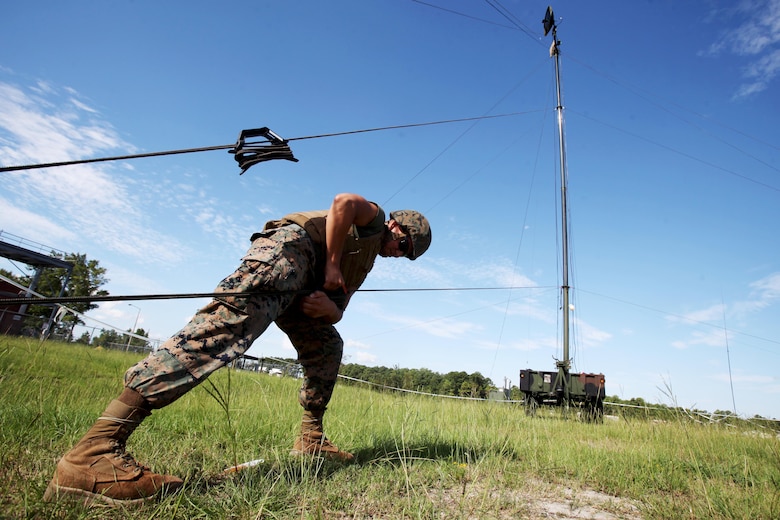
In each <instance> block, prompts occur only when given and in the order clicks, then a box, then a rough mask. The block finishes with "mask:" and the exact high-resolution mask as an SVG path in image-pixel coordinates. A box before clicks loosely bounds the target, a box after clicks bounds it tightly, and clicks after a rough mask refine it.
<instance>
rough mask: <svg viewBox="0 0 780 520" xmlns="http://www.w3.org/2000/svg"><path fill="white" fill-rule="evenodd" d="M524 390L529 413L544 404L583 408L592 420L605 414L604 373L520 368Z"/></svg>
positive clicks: (526, 408)
mask: <svg viewBox="0 0 780 520" xmlns="http://www.w3.org/2000/svg"><path fill="white" fill-rule="evenodd" d="M520 391H521V392H523V397H524V402H525V410H526V413H528V414H529V415H534V414H535V413H536V410H537V408H539V407H540V406H542V405H554V406H561V407H564V408H568V407H577V408H580V409H581V412H582V413H581V416H582V418H584V419H586V420H589V421H600V420H602V419H603V417H604V397H605V395H606V394H605V390H604V374H588V373H584V372H583V373H579V374H577V373H575V374H572V373H569V372H568V371H567V370H564V369H563V367H560V368H559V370H558V371H557V372H543V371H539V370H530V369H525V370H521V371H520Z"/></svg>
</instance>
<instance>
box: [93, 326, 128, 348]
mask: <svg viewBox="0 0 780 520" xmlns="http://www.w3.org/2000/svg"><path fill="white" fill-rule="evenodd" d="M123 338H124V335H123V334H121V333H119V332H117V331H115V330H113V329H108V330H106V329H101V330H100V335H99V336H97V337H96V338H94V339H93V340H92V344H93V345H96V346H98V347H109V346H111V345H112V344H121V343H122V339H123Z"/></svg>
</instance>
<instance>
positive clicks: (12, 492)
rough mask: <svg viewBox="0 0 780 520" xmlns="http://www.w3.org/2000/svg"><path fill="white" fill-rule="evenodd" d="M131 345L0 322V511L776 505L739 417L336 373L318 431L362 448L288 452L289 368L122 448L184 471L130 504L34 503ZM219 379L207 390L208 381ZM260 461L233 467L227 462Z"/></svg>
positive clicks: (53, 514)
mask: <svg viewBox="0 0 780 520" xmlns="http://www.w3.org/2000/svg"><path fill="white" fill-rule="evenodd" d="M138 359H139V356H138V355H134V354H127V353H124V352H115V351H107V350H100V349H94V348H91V347H85V346H77V345H72V344H70V345H68V344H61V343H51V342H47V343H43V344H39V343H38V342H35V341H30V340H25V339H19V338H7V337H2V336H0V517H2V518H63V519H70V518H90V519H98V518H100V519H103V518H117V519H118V518H122V519H125V518H129V519H142V518H143V519H158V518H170V519H173V518H181V519H196V518H204V519H206V518H208V519H212V518H229V519H260V518H271V519H288V518H289V519H293V518H296V519H309V518H312V519H334V518H335V519H347V518H361V519H365V518H388V519H393V518H399V519H400V518H421V519H450V518H464V519H465V518H468V519H491V518H501V519H504V518H506V519H510V518H595V519H602V520H604V519H610V518H631V519H634V518H663V519H675V518H686V519H692V518H693V519H704V518H744V519H776V518H780V440H778V438H777V436H776V435H775V434H774V432H771V431H767V430H763V429H759V428H757V427H756V426H755V425H754V424H751V423H748V422H745V423H744V425H743V426H724V425H717V424H698V423H694V422H691V421H689V420H688V419H687V418H685V417H680V418H678V419H675V420H671V421H663V422H653V421H647V420H630V421H629V420H625V419H617V420H605V421H604V423H603V424H589V423H585V422H580V421H578V420H576V419H574V418H563V417H561V416H560V415H559V413H558V412H557V411H553V412H550V413H542V414H541V415H540V416H537V417H534V418H529V417H526V415H525V413H524V412H523V409H522V407H521V406H518V405H513V404H501V403H494V402H474V401H457V400H452V399H438V398H432V397H428V396H418V395H409V394H395V393H389V392H377V391H373V390H370V389H366V388H360V387H355V386H348V385H344V384H341V385H337V387H336V392H335V395H334V398H333V401H332V403H331V408H330V410H329V412H328V414H327V415H326V423H325V427H326V432H327V434H328V436H329V437H330V438H331V439H332V440H333V441H334V442H335V443H336V444H338V445H339V446H340V447H342V448H344V449H347V450H350V451H352V452H353V453H355V455H356V458H357V463H355V464H350V465H340V464H336V463H331V462H325V461H322V460H320V459H316V458H304V459H300V458H295V457H291V456H290V455H289V450H290V448H291V447H292V442H293V440H294V437H295V434H296V431H297V428H298V424H299V420H300V413H301V410H300V407H299V405H298V403H297V388H298V385H299V381H297V380H295V379H291V378H278V377H272V376H268V375H264V374H258V373H249V372H241V371H232V370H231V371H228V370H222V371H220V372H218V373H217V374H215V375H214V376H212V378H211V379H210V381H209V382H206V383H204V384H203V385H201V387H199V388H196V389H195V390H194V391H192V392H190V393H189V394H187V395H186V396H184V397H183V398H182V399H180V400H179V401H177V402H176V403H174V404H172V405H171V406H169V407H167V408H165V409H163V410H159V411H156V412H155V413H154V414H153V415H152V416H151V417H150V418H149V419H147V420H146V421H145V422H144V423H143V424H142V425H141V427H140V428H139V429H138V430H137V431H136V433H135V434H134V435H133V436H132V437H131V439H130V442H129V444H128V450H129V451H130V452H131V453H133V454H134V455H135V456H136V458H137V459H138V460H139V461H141V462H144V463H146V464H148V465H150V466H151V467H152V468H153V469H154V470H156V471H158V472H167V473H173V474H176V475H179V476H181V477H183V478H185V479H186V484H185V487H184V488H183V489H182V490H181V491H180V492H179V493H176V494H175V495H173V496H170V497H167V498H164V499H162V500H160V501H156V502H152V503H149V504H145V505H143V506H135V507H122V508H113V509H110V508H105V507H97V508H91V509H88V508H85V507H83V506H81V505H79V504H76V503H72V502H67V501H64V502H63V501H60V502H57V503H45V502H43V492H44V490H45V488H46V485H47V483H48V481H49V479H50V478H51V476H52V473H53V471H54V466H55V464H56V462H57V460H58V458H59V457H60V456H62V454H63V453H64V452H65V451H66V450H68V449H69V448H70V447H71V446H72V445H73V444H74V443H75V442H76V441H77V440H78V439H79V438H80V437H81V435H83V434H84V432H85V431H86V430H87V429H88V428H89V426H90V425H91V424H92V423H93V422H94V420H95V419H96V418H97V417H98V416H99V414H100V413H101V412H102V411H103V409H104V408H105V406H106V405H107V404H108V402H109V401H110V400H111V399H113V398H115V397H116V396H117V395H118V394H119V392H120V391H121V388H122V376H123V374H124V371H125V369H126V368H127V367H129V366H130V365H131V364H132V363H134V362H135V361H137V360H138ZM217 394H218V395H219V396H221V397H220V398H217V397H215V395H217ZM254 459H263V461H264V462H262V463H261V464H259V465H257V466H255V467H252V468H250V469H246V470H244V471H242V472H240V473H237V474H233V475H231V476H228V477H224V476H222V474H221V472H222V470H223V469H225V468H226V467H228V466H231V465H233V464H235V463H237V462H238V463H240V462H245V461H249V460H254Z"/></svg>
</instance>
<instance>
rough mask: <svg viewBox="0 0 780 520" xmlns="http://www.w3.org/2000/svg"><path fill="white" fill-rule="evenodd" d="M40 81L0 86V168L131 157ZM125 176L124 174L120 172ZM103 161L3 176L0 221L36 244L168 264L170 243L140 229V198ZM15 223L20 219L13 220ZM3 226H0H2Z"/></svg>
mask: <svg viewBox="0 0 780 520" xmlns="http://www.w3.org/2000/svg"><path fill="white" fill-rule="evenodd" d="M63 90H64V91H65V93H66V94H67V96H65V97H63V96H62V93H61V92H60V91H58V90H57V89H56V88H55V87H54V86H52V85H50V84H48V83H45V82H38V83H37V84H36V85H34V86H32V87H29V88H28V89H27V90H24V89H23V88H20V87H18V86H15V85H11V84H8V83H2V82H0V163H2V164H3V165H16V166H18V165H26V164H42V163H47V162H63V161H73V160H78V159H84V158H94V157H100V156H105V155H106V154H108V152H111V151H116V150H120V149H121V150H122V151H123V153H127V152H128V151H129V152H132V151H134V148H133V146H132V145H130V144H128V143H126V142H124V141H123V140H122V139H121V138H120V137H119V135H118V134H117V132H116V131H115V130H114V129H113V128H112V126H111V125H110V124H109V123H107V122H106V121H104V120H103V119H101V118H100V115H99V114H98V113H97V112H96V111H95V110H94V109H92V108H90V107H88V106H87V105H86V104H85V103H83V102H82V101H78V100H77V97H78V93H77V92H75V91H74V90H73V89H63ZM122 169H123V170H124V168H122ZM115 170H116V169H115V168H113V167H112V166H111V165H110V164H109V163H96V164H78V165H71V166H65V167H57V168H43V169H30V170H18V171H13V172H8V173H5V174H4V175H5V176H4V185H3V190H4V191H5V192H7V194H6V195H5V198H4V199H3V206H4V211H3V213H4V215H3V217H2V220H3V221H6V220H9V219H11V218H12V217H13V218H14V221H12V222H9V224H12V225H9V226H8V228H7V229H17V228H19V227H20V226H22V227H23V228H24V229H25V233H28V230H29V234H35V235H36V238H37V239H38V240H41V241H43V242H46V241H51V237H57V240H58V242H64V241H65V240H66V239H68V237H70V238H73V237H74V236H78V237H79V238H80V242H81V243H82V244H83V243H84V239H89V240H92V241H94V242H95V243H97V244H100V245H101V246H104V247H107V248H108V249H110V250H112V251H115V252H119V253H121V254H123V255H126V256H128V257H134V258H136V259H140V260H142V261H144V262H163V263H172V262H175V261H177V260H178V259H179V258H180V255H179V254H177V253H175V251H176V250H177V249H178V250H179V251H181V249H182V248H181V247H177V245H176V240H174V239H171V237H167V236H163V235H161V234H160V233H157V232H154V231H151V230H149V229H148V228H147V227H146V226H145V225H144V216H145V213H144V210H143V209H142V205H143V202H144V200H142V199H139V197H143V196H145V195H138V194H137V193H135V192H133V190H132V189H131V188H132V186H131V185H130V183H129V182H128V181H127V180H126V178H124V177H121V176H118V175H116V174H115ZM16 219H18V220H16ZM4 227H5V226H4Z"/></svg>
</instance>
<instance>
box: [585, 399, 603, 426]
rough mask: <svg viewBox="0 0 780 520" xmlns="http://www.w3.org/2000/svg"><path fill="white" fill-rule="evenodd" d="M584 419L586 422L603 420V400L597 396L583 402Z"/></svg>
mask: <svg viewBox="0 0 780 520" xmlns="http://www.w3.org/2000/svg"><path fill="white" fill-rule="evenodd" d="M584 419H585V421H587V422H592V423H602V422H604V401H602V400H601V399H599V398H596V399H594V400H588V401H587V402H586V403H585V410H584Z"/></svg>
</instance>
